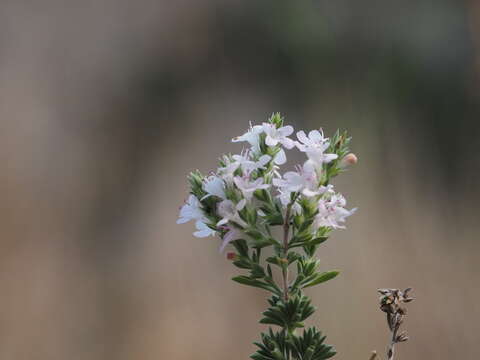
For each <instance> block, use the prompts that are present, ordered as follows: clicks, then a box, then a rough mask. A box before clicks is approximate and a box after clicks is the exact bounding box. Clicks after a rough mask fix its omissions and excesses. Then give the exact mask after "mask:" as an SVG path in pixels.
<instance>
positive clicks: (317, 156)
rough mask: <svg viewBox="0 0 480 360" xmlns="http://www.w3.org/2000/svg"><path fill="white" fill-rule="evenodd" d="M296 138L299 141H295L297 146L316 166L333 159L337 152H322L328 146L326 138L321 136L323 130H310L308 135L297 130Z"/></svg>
mask: <svg viewBox="0 0 480 360" xmlns="http://www.w3.org/2000/svg"><path fill="white" fill-rule="evenodd" d="M297 138H298V140H299V141H300V142H296V145H297V148H298V149H299V150H300V151H302V152H304V153H306V154H307V156H308V158H309V159H310V160H312V161H313V162H314V163H315V164H316V165H317V166H321V165H322V164H324V163H325V164H326V163H329V162H330V161H332V160H335V159H336V158H337V157H338V155H337V154H324V152H325V151H326V150H327V149H328V147H329V146H330V142H329V140H328V138H325V137H324V136H323V132H320V131H318V130H312V131H310V132H309V133H308V137H307V136H306V135H305V132H303V131H299V132H298V133H297Z"/></svg>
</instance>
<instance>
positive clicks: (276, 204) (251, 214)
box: [178, 114, 356, 250]
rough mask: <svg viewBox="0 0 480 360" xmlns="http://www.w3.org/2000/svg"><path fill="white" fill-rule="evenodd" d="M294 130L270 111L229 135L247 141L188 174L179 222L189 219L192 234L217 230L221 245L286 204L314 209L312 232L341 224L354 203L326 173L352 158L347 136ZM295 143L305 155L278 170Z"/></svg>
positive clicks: (273, 221) (270, 219)
mask: <svg viewBox="0 0 480 360" xmlns="http://www.w3.org/2000/svg"><path fill="white" fill-rule="evenodd" d="M293 133H294V129H293V127H292V126H289V125H287V126H283V120H282V119H281V117H280V116H279V115H278V114H275V115H273V116H272V117H271V118H270V119H269V121H268V122H265V123H263V124H262V125H255V126H250V128H249V129H248V131H247V132H246V133H245V134H243V135H241V136H238V137H235V138H233V139H232V141H233V142H246V143H248V148H247V149H244V150H243V151H242V153H241V154H238V155H226V156H223V157H222V159H221V161H220V167H219V168H218V169H217V171H216V172H214V173H213V174H211V175H209V176H206V177H205V176H202V175H201V174H200V173H199V172H195V173H193V174H191V176H190V182H191V185H192V189H191V195H190V197H189V198H188V200H187V202H186V203H185V205H184V206H183V207H182V208H181V210H180V218H179V220H178V223H184V222H186V221H189V220H194V221H195V223H196V228H197V231H196V232H195V233H194V235H195V236H197V237H206V236H214V235H219V236H220V237H221V238H222V239H223V242H222V245H221V247H220V248H221V249H222V250H223V249H224V248H225V246H226V245H227V244H228V243H229V242H231V241H233V240H235V239H236V238H248V236H246V233H247V234H248V231H249V230H251V229H252V228H258V227H260V228H264V227H265V226H269V225H279V223H278V221H277V220H278V219H280V218H282V217H283V216H284V214H285V213H286V210H287V208H291V211H292V213H294V214H296V215H298V216H301V215H302V206H301V204H304V205H305V204H307V205H308V206H310V207H312V206H313V207H314V208H315V209H316V211H315V213H316V214H315V217H314V221H313V226H312V235H313V236H315V235H316V233H318V232H320V233H326V232H328V231H329V230H330V229H337V228H344V225H343V223H344V222H345V219H346V218H347V217H348V216H350V215H351V214H353V213H354V212H355V209H352V210H348V209H346V200H345V198H344V197H343V196H342V195H341V194H339V193H336V192H335V190H334V187H333V185H331V184H329V179H330V178H331V177H332V176H335V175H336V174H337V173H338V172H340V171H341V170H342V169H343V168H344V167H345V166H346V165H348V164H351V163H354V162H356V157H355V158H354V161H353V162H352V155H353V154H348V153H347V152H346V143H348V138H347V137H346V136H345V135H344V134H342V135H340V134H338V133H337V134H336V135H335V137H334V139H332V140H333V141H332V140H330V139H329V138H327V137H325V136H324V134H323V132H322V131H321V130H320V131H319V130H312V131H310V132H309V133H308V135H307V134H306V133H305V132H304V131H299V132H297V133H296V140H294V139H292V138H291V136H292V135H293ZM294 148H296V149H298V150H299V151H301V152H303V153H304V154H305V155H306V157H307V159H306V161H305V163H304V164H302V165H298V166H297V167H296V169H295V170H294V171H288V172H286V173H284V174H283V175H281V174H280V172H279V170H280V165H283V164H285V163H286V161H287V157H286V153H285V150H291V149H294ZM353 156H354V155H353ZM280 223H282V222H280ZM253 240H255V239H253ZM257 240H258V239H257Z"/></svg>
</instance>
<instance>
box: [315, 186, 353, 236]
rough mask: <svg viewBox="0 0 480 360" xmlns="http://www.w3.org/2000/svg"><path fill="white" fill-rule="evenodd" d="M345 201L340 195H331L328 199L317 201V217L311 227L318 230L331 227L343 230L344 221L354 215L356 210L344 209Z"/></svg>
mask: <svg viewBox="0 0 480 360" xmlns="http://www.w3.org/2000/svg"><path fill="white" fill-rule="evenodd" d="M346 204H347V201H346V200H345V198H344V197H343V196H342V195H341V194H333V195H331V196H330V197H329V198H322V199H320V200H319V201H318V211H319V213H318V215H317V216H315V220H314V222H313V226H314V227H315V228H316V229H318V228H319V227H322V226H328V227H332V228H334V229H345V226H344V225H341V224H340V223H344V222H345V219H346V218H347V217H349V216H350V215H352V214H353V213H355V211H356V210H357V209H356V208H354V209H352V210H347V209H345V205H346Z"/></svg>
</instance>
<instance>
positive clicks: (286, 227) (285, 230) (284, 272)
mask: <svg viewBox="0 0 480 360" xmlns="http://www.w3.org/2000/svg"><path fill="white" fill-rule="evenodd" d="M292 206H293V201H292V202H290V204H288V206H287V211H286V213H285V221H284V223H283V261H284V263H283V264H282V279H283V298H284V300H285V301H288V260H287V256H288V254H287V252H288V233H289V229H290V212H291V211H292Z"/></svg>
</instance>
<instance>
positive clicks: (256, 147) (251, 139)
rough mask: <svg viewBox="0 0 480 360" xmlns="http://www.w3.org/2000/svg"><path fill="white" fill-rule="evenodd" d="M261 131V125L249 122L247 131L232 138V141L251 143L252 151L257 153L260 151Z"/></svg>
mask: <svg viewBox="0 0 480 360" xmlns="http://www.w3.org/2000/svg"><path fill="white" fill-rule="evenodd" d="M262 132H263V127H262V126H261V125H255V126H252V125H251V124H250V129H248V131H247V132H246V133H245V134H243V135H241V136H237V137H234V138H233V139H232V142H243V141H246V142H248V143H249V144H250V145H251V147H252V151H253V152H254V153H259V152H260V134H261V133H262Z"/></svg>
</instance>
